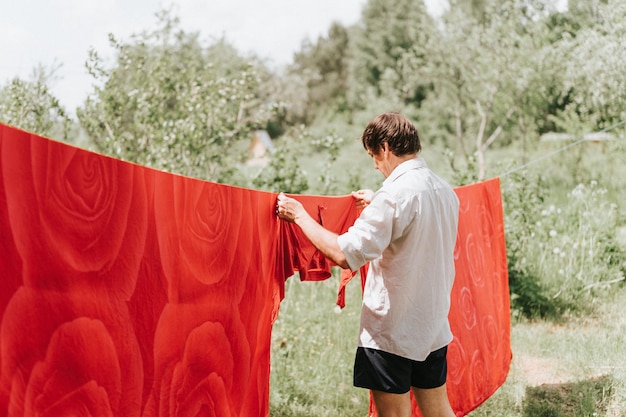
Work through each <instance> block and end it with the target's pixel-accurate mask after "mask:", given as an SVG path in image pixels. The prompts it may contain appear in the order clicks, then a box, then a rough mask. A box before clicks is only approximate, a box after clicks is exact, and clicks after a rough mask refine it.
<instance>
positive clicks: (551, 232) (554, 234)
mask: <svg viewBox="0 0 626 417" xmlns="http://www.w3.org/2000/svg"><path fill="white" fill-rule="evenodd" d="M556 235H557V232H556V230H554V229H552V230H550V237H555V236H556Z"/></svg>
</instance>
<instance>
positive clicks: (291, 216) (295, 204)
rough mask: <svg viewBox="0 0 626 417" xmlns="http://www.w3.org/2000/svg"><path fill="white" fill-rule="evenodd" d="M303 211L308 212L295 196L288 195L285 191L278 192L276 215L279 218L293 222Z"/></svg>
mask: <svg viewBox="0 0 626 417" xmlns="http://www.w3.org/2000/svg"><path fill="white" fill-rule="evenodd" d="M303 213H306V210H305V209H304V206H302V203H300V202H299V201H298V200H296V199H295V198H291V197H287V196H286V195H285V194H284V193H280V194H278V199H277V201H276V215H277V216H278V218H279V219H281V220H285V221H288V222H290V223H293V222H295V221H296V218H298V216H300V215H302V214H303Z"/></svg>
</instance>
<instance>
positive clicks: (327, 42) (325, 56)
mask: <svg viewBox="0 0 626 417" xmlns="http://www.w3.org/2000/svg"><path fill="white" fill-rule="evenodd" d="M348 41H349V38H348V31H347V29H346V28H345V27H343V26H342V25H341V24H339V23H333V24H332V25H331V26H330V29H329V30H328V36H327V37H324V36H320V37H319V38H318V40H317V42H316V43H315V44H311V43H310V42H304V43H303V45H302V49H301V51H299V52H297V53H296V54H295V55H294V64H293V66H292V67H291V68H290V70H289V71H290V73H292V74H297V75H298V76H299V77H301V78H302V79H303V81H304V82H305V83H306V92H307V97H306V100H305V102H304V103H303V104H304V105H305V108H306V113H305V114H303V115H302V116H303V117H302V118H301V119H300V120H299V121H300V122H302V123H310V122H312V121H313V120H314V119H315V118H316V117H318V116H319V115H320V114H321V113H322V114H323V113H324V112H327V111H333V112H336V111H340V112H341V111H345V110H346V106H347V103H346V97H345V95H346V91H347V80H348V68H347V65H348V58H349V54H348Z"/></svg>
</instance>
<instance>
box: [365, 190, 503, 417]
mask: <svg viewBox="0 0 626 417" xmlns="http://www.w3.org/2000/svg"><path fill="white" fill-rule="evenodd" d="M455 192H456V193H457V195H458V197H459V202H460V207H459V232H458V237H457V242H456V248H455V252H454V261H455V267H456V278H455V281H454V286H453V287H452V294H451V306H450V314H449V320H450V327H451V328H452V334H453V335H454V340H453V341H452V343H451V344H450V345H449V347H448V357H447V358H448V377H447V388H448V397H449V398H450V404H451V406H452V409H453V410H454V412H455V415H456V416H465V415H467V414H468V413H469V412H470V411H472V410H474V409H476V408H477V407H478V406H480V405H481V404H482V403H484V402H485V401H486V400H487V399H488V398H489V397H490V396H491V395H493V393H494V392H495V391H496V390H497V389H498V388H499V387H500V386H501V385H502V384H503V383H504V381H505V380H506V377H507V375H508V372H509V367H510V365H511V360H512V353H511V334H510V328H511V322H510V298H509V281H508V270H507V258H506V246H505V236H504V215H503V212H502V195H501V192H500V180H499V179H498V178H494V179H491V180H488V181H484V182H480V183H476V184H472V185H466V186H463V187H457V188H455ZM411 401H412V404H413V416H414V417H420V416H421V415H422V414H421V413H420V411H419V408H418V407H417V403H416V402H415V400H414V398H413V395H412V394H411ZM376 415H377V413H376V411H375V408H374V404H373V402H372V401H371V398H370V417H372V416H376Z"/></svg>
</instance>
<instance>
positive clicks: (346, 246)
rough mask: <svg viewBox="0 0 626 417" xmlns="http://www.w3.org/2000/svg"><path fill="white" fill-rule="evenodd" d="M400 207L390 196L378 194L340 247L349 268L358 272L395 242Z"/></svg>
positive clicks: (343, 238) (340, 241)
mask: <svg viewBox="0 0 626 417" xmlns="http://www.w3.org/2000/svg"><path fill="white" fill-rule="evenodd" d="M396 207H397V204H396V202H395V201H394V200H393V198H392V197H391V195H390V194H389V193H387V192H381V191H379V192H377V193H376V194H375V195H374V197H373V198H372V202H371V203H370V204H369V205H368V206H367V207H366V208H365V209H364V210H363V212H362V213H361V215H360V216H359V218H358V219H357V220H356V221H355V222H354V225H353V226H351V227H350V228H349V229H348V231H347V232H346V233H344V234H342V235H340V236H339V237H337V243H338V244H339V247H340V248H341V250H342V252H343V254H344V255H345V257H346V261H347V262H348V266H350V269H351V270H352V271H356V270H357V269H359V268H360V267H361V266H363V265H365V264H366V263H367V262H370V261H372V260H374V259H376V258H378V257H380V255H381V254H382V253H383V251H384V250H385V249H386V248H387V247H388V246H389V243H390V242H391V236H392V233H393V224H394V219H395V218H396V217H397V216H396V213H397V211H396Z"/></svg>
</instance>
